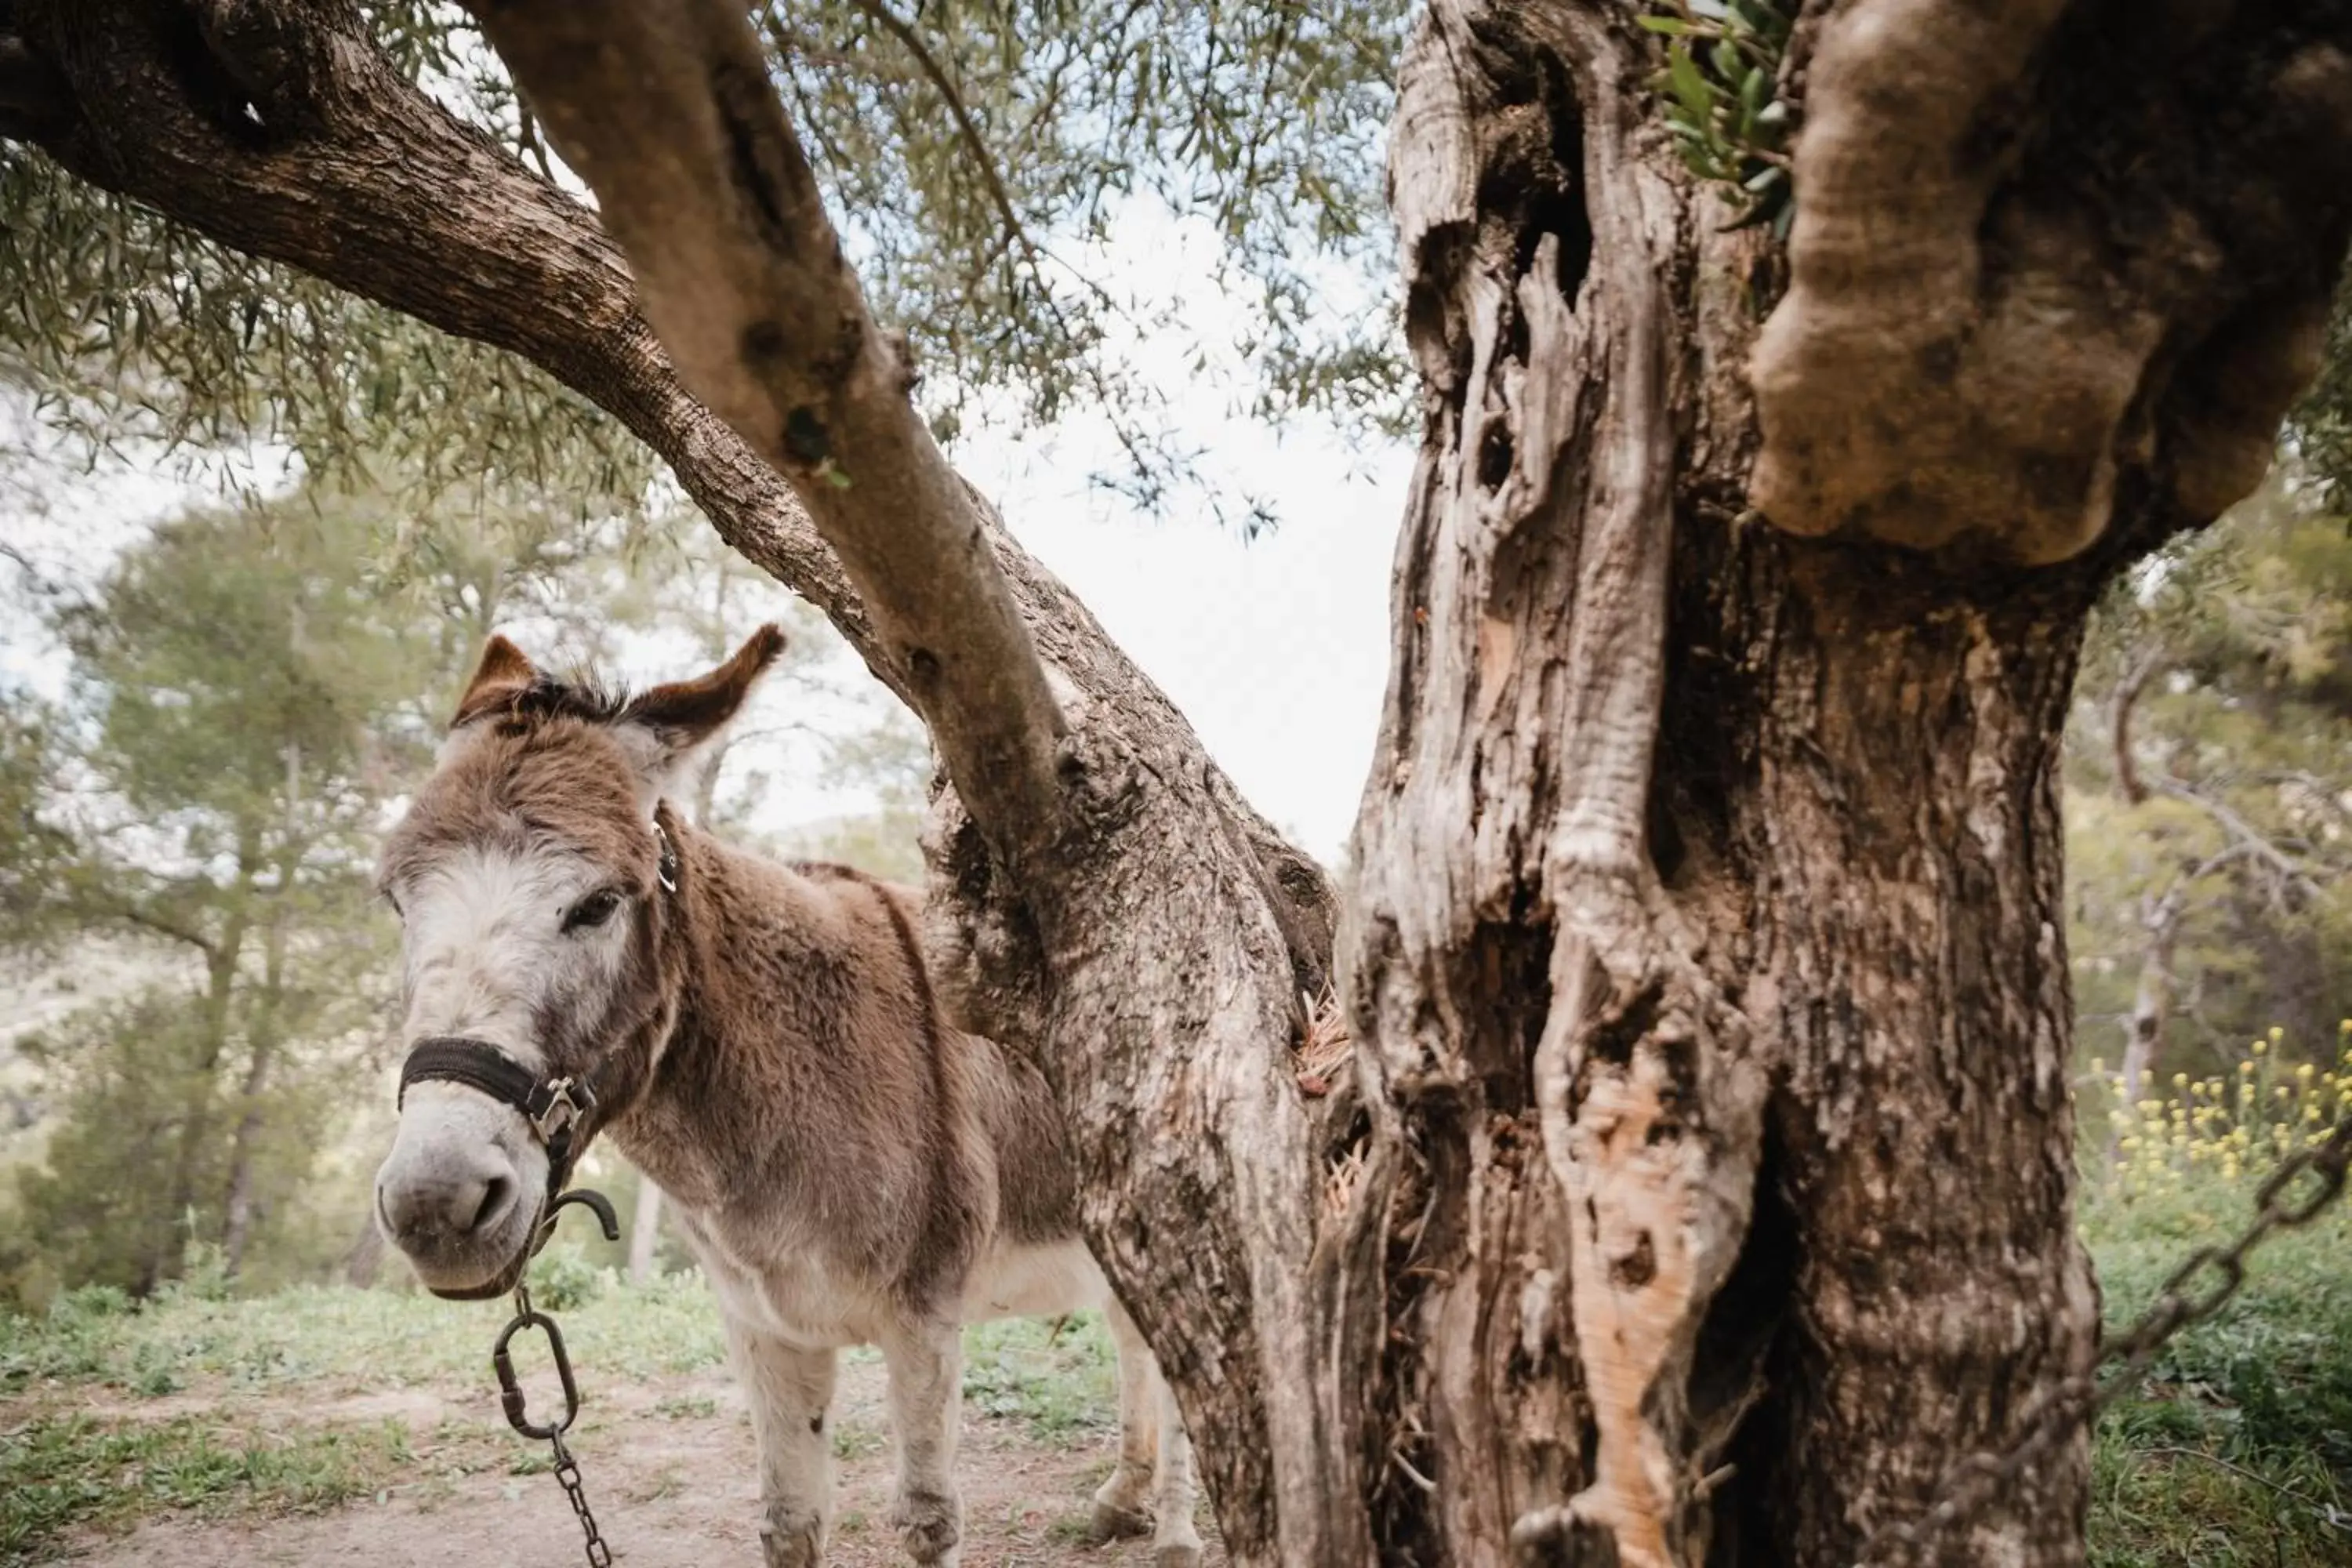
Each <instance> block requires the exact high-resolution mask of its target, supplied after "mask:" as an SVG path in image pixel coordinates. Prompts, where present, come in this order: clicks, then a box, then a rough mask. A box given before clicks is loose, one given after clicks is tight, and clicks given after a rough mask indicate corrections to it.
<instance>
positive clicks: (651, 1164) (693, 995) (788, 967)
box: [613, 826, 851, 1209]
mask: <svg viewBox="0 0 2352 1568" xmlns="http://www.w3.org/2000/svg"><path fill="white" fill-rule="evenodd" d="M670 837H671V839H672V841H673V843H674V844H675V846H676V853H677V858H678V869H677V884H678V886H677V892H676V893H675V894H674V895H672V897H673V899H674V904H673V907H672V909H671V910H670V911H669V915H670V918H669V919H667V921H665V922H664V924H663V929H662V932H661V936H660V941H661V942H662V943H663V948H664V951H663V952H662V955H661V968H662V970H663V971H664V973H666V974H667V975H668V976H670V977H671V978H670V980H669V982H668V984H671V985H672V987H673V993H672V994H673V1002H674V1008H673V1013H674V1019H675V1021H674V1023H673V1024H672V1026H671V1027H670V1030H669V1032H668V1036H667V1039H666V1040H663V1041H661V1042H659V1043H658V1045H656V1044H655V1043H654V1042H650V1041H649V1042H648V1044H647V1047H646V1048H647V1050H648V1052H649V1053H650V1054H651V1055H652V1056H653V1058H654V1059H653V1060H652V1062H651V1064H650V1070H649V1071H648V1072H647V1073H646V1083H645V1088H644V1089H643V1091H642V1092H641V1093H640V1094H639V1095H638V1096H637V1097H636V1099H635V1102H634V1103H633V1104H632V1105H631V1107H630V1109H629V1110H628V1111H627V1112H626V1113H625V1114H624V1115H622V1116H621V1117H619V1118H618V1119H616V1120H615V1121H614V1126H613V1136H614V1142H616V1143H617V1144H618V1145H619V1147H620V1149H621V1152H623V1153H625V1154H626V1155H627V1156H628V1158H629V1160H630V1162H631V1163H633V1164H635V1166H636V1167H637V1168H638V1169H639V1170H641V1171H643V1172H644V1173H646V1175H648V1176H650V1177H651V1178H652V1179H653V1181H654V1183H655V1184H656V1185H658V1186H659V1187H661V1188H662V1189H663V1191H664V1192H666V1193H667V1194H669V1195H670V1196H671V1197H672V1198H674V1199H675V1200H677V1203H678V1204H679V1205H681V1206H684V1207H688V1208H693V1209H701V1208H707V1207H709V1206H711V1205H727V1204H731V1203H735V1202H738V1201H740V1199H741V1198H742V1197H743V1196H744V1194H746V1192H749V1191H754V1190H756V1191H757V1192H758V1193H759V1194H761V1196H762V1197H763V1198H764V1199H766V1200H768V1201H787V1202H788V1201H792V1199H793V1195H794V1193H795V1191H796V1189H797V1188H798V1187H799V1186H800V1185H801V1184H802V1183H801V1177H802V1176H803V1154H802V1150H803V1148H804V1147H805V1146H806V1145H807V1143H808V1142H810V1141H809V1140H807V1139H804V1138H799V1137H795V1136H794V1133H795V1132H796V1131H799V1126H798V1124H799V1123H800V1122H801V1121H803V1119H804V1118H805V1117H807V1116H809V1115H812V1114H814V1115H818V1116H822V1114H823V1107H824V1101H825V1100H826V1099H827V1098H828V1096H827V1094H826V1093H825V1092H824V1091H825V1089H826V1088H827V1084H826V1081H825V1080H827V1079H835V1078H837V1077H838V1076H839V1074H840V1071H841V1068H842V1067H843V1065H844V1064H841V1063H839V1062H837V1061H835V1060H831V1059H829V1058H827V1056H826V1055H825V1047H826V1046H827V1045H828V1043H829V1042H827V1041H826V1040H825V1039H824V1038H823V1036H824V1033H825V1024H826V1017H825V1011H824V996H823V994H822V991H821V988H820V987H816V986H813V985H809V984H797V985H796V984H794V981H795V980H796V979H800V980H808V979H812V978H819V979H830V980H837V979H838V978H839V976H840V975H841V974H842V973H844V972H845V968H846V967H847V966H848V964H849V963H850V961H851V955H850V954H848V953H847V952H844V951H842V944H841V942H839V941H838V940H837V938H836V937H835V935H834V934H833V933H832V932H830V931H828V930H827V922H826V921H825V920H824V916H823V910H821V908H819V907H818V894H817V892H816V889H814V888H813V887H812V886H811V885H810V884H809V883H808V882H807V880H806V879H804V878H802V877H800V876H799V875H797V874H796V873H795V872H794V871H793V870H792V869H791V868H788V867H786V866H783V865H782V864H781V863H779V862H776V861H773V860H770V859H768V858H765V857H763V856H759V855H755V854H752V853H751V852H749V851H746V850H741V849H738V848H734V847H730V846H729V845H726V844H724V843H722V842H720V841H719V839H717V838H715V837H712V836H711V835H709V834H708V833H705V832H703V831H701V830H700V829H698V828H695V827H690V826H674V827H673V828H671V830H670Z"/></svg>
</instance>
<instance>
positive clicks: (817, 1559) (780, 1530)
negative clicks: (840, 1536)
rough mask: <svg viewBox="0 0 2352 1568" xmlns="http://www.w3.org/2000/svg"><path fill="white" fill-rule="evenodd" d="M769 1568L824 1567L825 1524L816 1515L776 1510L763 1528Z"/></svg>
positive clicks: (762, 1543)
mask: <svg viewBox="0 0 2352 1568" xmlns="http://www.w3.org/2000/svg"><path fill="white" fill-rule="evenodd" d="M760 1551H761V1555H762V1557H763V1558H764V1560H765V1562H766V1564H767V1568H823V1565H824V1520H822V1519H820V1518H818V1517H817V1516H816V1515H814V1514H813V1513H802V1512H799V1511H797V1510H786V1509H773V1510H770V1511H769V1514H768V1517H767V1518H766V1519H765V1520H764V1521H761V1525H760Z"/></svg>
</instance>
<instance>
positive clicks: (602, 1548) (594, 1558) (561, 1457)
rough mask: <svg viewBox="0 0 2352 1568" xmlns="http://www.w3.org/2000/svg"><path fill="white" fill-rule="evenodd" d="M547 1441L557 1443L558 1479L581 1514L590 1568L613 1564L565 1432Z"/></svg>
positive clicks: (556, 1462) (610, 1566) (566, 1498)
mask: <svg viewBox="0 0 2352 1568" xmlns="http://www.w3.org/2000/svg"><path fill="white" fill-rule="evenodd" d="M548 1441H549V1442H550V1443H552V1444H554V1445H555V1479H557V1480H558V1481H561V1482H562V1484H563V1496H564V1498H565V1500H567V1501H569V1502H570V1503H571V1504H572V1512H574V1513H576V1514H578V1515H579V1516H580V1533H581V1534H582V1535H583V1536H584V1537H585V1538H586V1542H587V1552H588V1563H589V1568H612V1563H613V1549H612V1548H611V1547H609V1546H607V1545H605V1544H604V1536H603V1535H602V1534H600V1533H599V1532H598V1531H597V1529H596V1516H595V1515H594V1514H593V1513H591V1512H589V1511H588V1493H587V1492H586V1490H585V1489H583V1488H582V1486H581V1485H580V1462H579V1461H578V1460H577V1459H574V1458H572V1450H571V1449H569V1448H567V1447H564V1446H563V1434H562V1433H561V1432H558V1433H557V1434H556V1435H555V1436H552V1437H550V1438H549V1439H548Z"/></svg>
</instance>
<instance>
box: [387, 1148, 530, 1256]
mask: <svg viewBox="0 0 2352 1568" xmlns="http://www.w3.org/2000/svg"><path fill="white" fill-rule="evenodd" d="M436 1154H437V1156H438V1157H437V1158H436V1159H433V1160H430V1161H417V1162H412V1163H411V1166H412V1168H409V1169H404V1170H403V1171H402V1172H401V1173H399V1174H398V1178H397V1179H386V1178H387V1177H389V1176H390V1175H391V1173H390V1172H389V1171H387V1173H385V1176H380V1177H379V1178H378V1180H377V1183H376V1205H377V1209H378V1212H379V1213H380V1214H381V1215H383V1228H384V1231H385V1233H386V1234H387V1235H389V1236H390V1237H392V1239H393V1240H394V1242H395V1243H397V1244H398V1245H399V1247H400V1249H401V1250H402V1251H403V1252H406V1253H410V1254H412V1255H413V1254H415V1253H419V1252H442V1251H447V1250H449V1249H451V1248H452V1247H466V1246H467V1245H468V1244H469V1243H472V1242H475V1241H476V1240H478V1238H482V1237H492V1236H496V1235H498V1234H499V1232H500V1231H501V1230H503V1229H504V1228H505V1227H506V1225H507V1222H508V1220H509V1216H510V1215H511V1214H512V1211H513V1209H514V1206H515V1205H516V1204H518V1203H520V1202H521V1201H523V1190H522V1182H521V1180H520V1178H519V1177H518V1176H517V1174H516V1173H515V1168H514V1164H513V1163H512V1162H511V1161H509V1159H508V1158H507V1157H506V1153H505V1152H504V1151H503V1150H501V1149H499V1147H498V1146H497V1145H496V1144H491V1143H480V1144H474V1145H472V1146H470V1147H468V1146H466V1145H462V1144H459V1145H457V1146H454V1147H447V1148H444V1149H441V1150H438V1151H436ZM533 1195H536V1194H533Z"/></svg>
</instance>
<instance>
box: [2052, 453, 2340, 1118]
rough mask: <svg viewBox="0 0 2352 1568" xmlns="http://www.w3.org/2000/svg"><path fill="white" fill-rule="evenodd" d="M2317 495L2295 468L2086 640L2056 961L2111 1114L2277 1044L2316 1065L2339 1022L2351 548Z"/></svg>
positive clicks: (2154, 577)
mask: <svg viewBox="0 0 2352 1568" xmlns="http://www.w3.org/2000/svg"><path fill="white" fill-rule="evenodd" d="M2331 493H2332V488H2331V487H2324V486H2322V485H2320V484H2318V483H2315V482H2314V481H2313V480H2312V479H2311V478H2310V476H2309V472H2308V470H2307V469H2306V468H2304V467H2303V466H2302V465H2301V464H2299V463H2294V462H2292V461H2291V462H2290V463H2289V464H2288V465H2286V466H2284V467H2283V468H2281V469H2280V470H2279V472H2278V473H2277V474H2275V475H2274V476H2273V479H2272V481H2271V483H2269V484H2268V485H2266V486H2265V487H2264V488H2263V490H2262V491H2261V492H2259V493H2258V494H2257V495H2256V496H2255V497H2254V498H2253V499H2252V500H2248V501H2247V502H2246V503H2244V504H2243V505H2242V506H2241V507H2239V508H2238V509H2236V510H2234V511H2233V512H2232V513H2231V515H2230V517H2229V518H2228V519H2226V520H2224V521H2222V522H2221V523H2219V524H2217V525H2216V526H2215V527H2214V528H2213V529H2212V530H2211V531H2208V532H2206V533H2203V534H2200V535H2196V536H2193V537H2192V538H2190V539H2189V540H2187V541H2185V542H2182V543H2181V544H2180V545H2179V546H2177V547H2175V548H2173V549H2170V550H2168V551H2166V552H2163V553H2162V554H2160V555H2158V556H2157V557H2155V558H2154V559H2152V560H2151V561H2150V562H2149V563H2147V565H2146V566H2145V567H2144V568H2142V570H2141V571H2140V572H2139V573H2138V574H2135V575H2134V576H2132V577H2127V578H2126V579H2125V580H2124V581H2123V582H2121V583H2119V584H2117V591H2116V594H2115V595H2113V597H2112V598H2111V600H2110V601H2109V604H2108V605H2107V606H2106V607H2105V609H2104V610H2103V611H2102V613H2101V614H2100V616H2098V617H2097V618H2096V619H2095V622H2094V623H2093V632H2092V637H2091V639H2090V642H2089V646H2088V647H2087V649H2086V652H2085V657H2084V675H2083V679H2082V681H2081V684H2080V688H2079V695H2078V697H2077V700H2076V709H2077V715H2078V717H2077V722H2076V724H2075V725H2074V729H2073V731H2071V732H2070V742H2071V743H2070V747H2069V759H2068V762H2069V767H2068V783H2069V789H2068V812H2067V815H2068V861H2069V864H2070V866H2071V868H2072V875H2071V877H2070V883H2071V889H2072V891H2071V895H2070V896H2071V902H2072V906H2073V907H2072V910H2071V913H2072V916H2073V918H2074V927H2073V933H2072V934H2073V942H2072V945H2073V947H2074V952H2075V955H2076V972H2077V973H2078V975H2080V976H2081V979H2080V982H2079V985H2078V991H2077V1001H2078V1004H2079V1008H2080V1011H2081V1014H2082V1016H2084V1018H2085V1019H2086V1020H2088V1021H2090V1022H2091V1032H2090V1035H2089V1044H2090V1045H2091V1047H2093V1048H2095V1049H2097V1048H2102V1047H2101V1045H2100V1041H2101V1036H2102V1035H2103V1034H2105V1037H2106V1039H2107V1040H2108V1041H2109V1042H2111V1044H2110V1045H2109V1046H2108V1047H2105V1048H2106V1054H2107V1055H2108V1056H2109V1057H2110V1058H2120V1061H2121V1066H2122V1074H2123V1092H2124V1094H2125V1096H2126V1099H2127V1100H2137V1099H2138V1098H2139V1090H2140V1087H2141V1085H2142V1083H2143V1082H2144V1080H2145V1079H2146V1076H2147V1073H2148V1072H2149V1071H2150V1070H2151V1069H2153V1070H2156V1071H2158V1073H2161V1074H2169V1073H2171V1072H2174V1071H2186V1072H2192V1073H2194V1074H2196V1075H2198V1076H2200V1077H2201V1076H2202V1075H2203V1074H2205V1073H2206V1072H2208V1071H2210V1070H2211V1069H2212V1068H2214V1067H2215V1066H2216V1065H2217V1064H2218V1065H2220V1066H2221V1067H2222V1068H2228V1067H2229V1065H2230V1064H2231V1063H2233V1062H2234V1061H2236V1060H2237V1059H2238V1056H2239V1054H2240V1052H2241V1050H2242V1047H2244V1045H2245V1043H2246V1041H2247V1040H2248V1039H2249V1038H2251V1037H2257V1036H2260V1035H2262V1034H2263V1032H2264V1031H2265V1030H2266V1029H2268V1028H2270V1027H2272V1026H2278V1027H2281V1028H2283V1029H2284V1031H2285V1034H2286V1036H2287V1037H2289V1038H2291V1039H2293V1040H2294V1041H2297V1042H2301V1043H2302V1044H2303V1045H2305V1047H2310V1046H2317V1047H2319V1048H2322V1049H2323V1050H2324V1049H2325V1048H2326V1043H2327V1042H2329V1041H2330V1040H2332V1039H2333V1037H2334V1035H2335V1030H2336V1020H2338V1019H2340V1018H2343V1017H2345V1016H2347V1015H2352V924H2347V921H2348V920H2352V910H2347V909H2346V907H2345V905H2344V902H2343V900H2342V898H2341V896H2340V891H2339V889H2342V888H2343V887H2344V886H2345V885H2346V881H2347V873H2352V816H2348V815H2347V811H2352V805H2347V802H2352V706H2347V702H2346V700H2345V699H2346V695H2347V691H2352V686H2347V679H2346V676H2347V670H2352V533H2347V529H2346V525H2345V521H2344V519H2343V518H2342V517H2341V516H2340V515H2337V514H2336V513H2335V511H2334V510H2333V509H2332V508H2331V507H2330V506H2329V505H2328V504H2327V502H2328V500H2329V497H2330V495H2331ZM2117 1024H2119V1025H2120V1026H2121V1028H2120V1030H2118V1031H2116V1033H2113V1034H2107V1033H2106V1029H2107V1028H2112V1027H2113V1026H2115V1025H2117ZM2103 1026H2105V1027H2103ZM2331 1065H2332V1063H2331Z"/></svg>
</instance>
